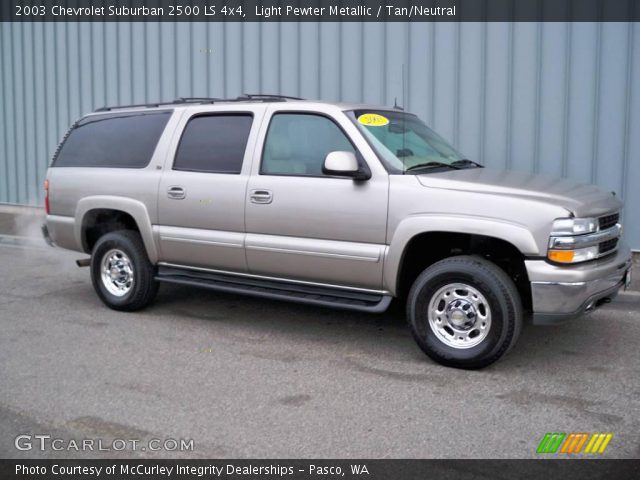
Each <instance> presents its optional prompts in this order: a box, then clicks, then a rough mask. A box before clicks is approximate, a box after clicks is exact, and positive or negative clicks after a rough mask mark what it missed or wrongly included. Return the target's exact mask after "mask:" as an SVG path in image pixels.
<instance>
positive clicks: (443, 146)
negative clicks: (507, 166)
mask: <svg viewBox="0 0 640 480" xmlns="http://www.w3.org/2000/svg"><path fill="white" fill-rule="evenodd" d="M353 114H354V116H353V117H352V119H353V120H354V121H355V123H356V125H357V126H358V128H359V129H360V130H361V131H362V132H363V134H364V135H365V137H366V138H367V140H369V142H370V143H371V145H372V146H373V148H374V149H375V150H376V151H377V152H378V154H379V155H380V156H381V157H382V160H383V161H384V162H385V163H386V164H387V166H389V167H391V170H395V171H397V172H401V173H404V172H407V171H414V170H421V172H420V173H423V171H424V170H427V169H433V170H434V171H435V170H441V169H442V168H445V169H450V168H463V167H469V166H474V165H476V164H474V162H470V161H468V160H465V158H464V156H463V155H461V154H460V153H459V152H457V151H456V150H455V149H454V148H453V147H452V146H451V145H449V144H448V143H447V142H446V141H445V140H444V139H443V138H442V137H441V136H440V135H438V134H437V133H435V132H434V131H433V130H431V129H430V128H429V127H427V126H426V125H425V123H424V122H423V121H422V120H420V119H419V118H418V117H417V116H415V115H413V114H409V113H405V112H399V111H391V110H355V111H354V112H353Z"/></svg>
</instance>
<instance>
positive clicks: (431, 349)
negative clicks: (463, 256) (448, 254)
mask: <svg viewBox="0 0 640 480" xmlns="http://www.w3.org/2000/svg"><path fill="white" fill-rule="evenodd" d="M495 268H497V267H495ZM508 280H509V281H510V279H508ZM450 283H465V284H467V285H470V286H472V287H474V288H476V289H477V290H479V291H480V293H482V295H484V297H485V298H486V300H487V302H488V303H489V307H490V309H491V327H490V329H489V332H488V334H487V337H486V338H485V339H484V340H483V341H482V342H481V343H480V344H478V345H476V346H474V347H471V348H465V349H457V348H453V347H450V346H448V345H446V344H445V343H443V342H442V341H441V340H440V339H439V338H438V337H437V336H436V334H435V333H434V332H433V330H432V329H431V326H430V325H429V320H428V307H429V302H430V301H431V298H432V297H433V295H434V294H435V293H436V292H437V290H438V289H440V288H441V287H443V286H445V285H447V284H450ZM503 283H504V279H502V278H500V276H496V275H495V272H492V271H491V270H490V269H488V268H487V266H486V265H484V264H483V263H480V262H477V263H476V262H472V261H467V262H462V261H461V262H440V263H439V264H435V265H433V266H432V267H430V268H428V269H427V270H425V272H423V274H422V275H421V276H420V277H418V279H417V280H416V282H415V284H414V286H413V288H412V290H411V293H410V295H409V300H408V319H409V323H410V326H411V330H412V333H413V336H414V338H415V340H416V342H417V343H418V345H419V346H420V348H421V349H422V350H423V351H424V352H425V353H426V354H427V355H428V356H429V357H431V358H432V359H434V360H436V361H437V362H439V363H442V364H445V365H448V366H455V367H461V368H482V367H484V366H486V365H488V364H490V363H493V362H494V361H495V360H497V359H498V358H499V357H500V356H502V355H503V354H504V353H505V352H506V350H507V348H508V347H509V346H510V345H511V343H512V338H513V336H514V334H515V326H516V325H515V323H516V322H518V321H520V319H519V318H518V305H516V302H515V301H514V299H513V298H511V297H512V295H510V294H512V293H513V292H509V288H508V287H509V286H508V285H504V284H503ZM516 300H517V299H516Z"/></svg>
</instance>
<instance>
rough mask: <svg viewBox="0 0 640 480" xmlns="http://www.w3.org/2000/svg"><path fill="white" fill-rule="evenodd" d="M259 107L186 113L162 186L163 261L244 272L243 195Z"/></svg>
mask: <svg viewBox="0 0 640 480" xmlns="http://www.w3.org/2000/svg"><path fill="white" fill-rule="evenodd" d="M261 119H262V111H261V110H260V109H247V110H233V111H216V112H215V113H212V112H200V113H193V114H191V113H190V114H189V115H187V114H185V118H183V119H182V122H181V127H179V128H178V132H181V133H180V134H179V135H177V136H176V138H175V139H174V146H173V149H171V150H172V151H173V152H175V153H174V155H173V158H172V159H171V158H169V159H167V161H166V165H165V172H164V174H163V176H162V179H161V181H160V187H159V191H158V219H159V225H158V226H157V227H156V228H157V232H156V235H157V239H158V243H159V245H160V257H161V262H163V263H168V264H173V265H181V266H190V267H203V268H212V269H220V270H227V271H236V272H245V271H246V270H247V264H246V259H245V252H244V209H245V205H244V198H245V192H246V187H247V181H248V176H249V171H250V167H251V165H250V159H251V154H252V150H253V149H252V146H253V145H254V143H255V136H256V133H257V126H259V124H260V120H261Z"/></svg>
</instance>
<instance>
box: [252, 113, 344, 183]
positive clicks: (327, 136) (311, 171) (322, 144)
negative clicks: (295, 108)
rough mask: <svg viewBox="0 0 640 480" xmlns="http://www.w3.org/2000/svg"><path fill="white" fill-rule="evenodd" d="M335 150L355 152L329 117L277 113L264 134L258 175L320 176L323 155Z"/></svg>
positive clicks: (324, 156)
mask: <svg viewBox="0 0 640 480" xmlns="http://www.w3.org/2000/svg"><path fill="white" fill-rule="evenodd" d="M336 150H342V151H347V152H353V153H355V148H354V147H353V145H352V144H351V142H350V141H349V139H348V138H347V137H346V136H345V134H344V133H343V132H342V130H341V129H340V127H338V126H337V125H336V124H335V123H334V122H333V121H332V120H330V119H329V118H327V117H323V116H321V115H312V114H306V113H304V114H302V113H277V114H275V115H274V116H273V117H272V118H271V124H270V125H269V130H268V132H267V138H266V140H265V145H264V152H263V154H262V165H261V167H260V173H261V174H263V175H309V176H316V177H317V176H322V175H323V173H322V166H323V164H324V160H325V158H326V156H327V154H328V153H330V152H333V151H336Z"/></svg>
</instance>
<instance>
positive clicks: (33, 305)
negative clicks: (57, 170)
mask: <svg viewBox="0 0 640 480" xmlns="http://www.w3.org/2000/svg"><path fill="white" fill-rule="evenodd" d="M3 219H4V220H3ZM3 222H4V223H3ZM18 223H19V225H18V227H15V222H10V221H9V220H7V217H2V216H1V215H0V233H8V231H9V225H10V224H11V225H12V227H11V228H12V230H11V232H10V235H21V234H23V233H29V232H33V231H34V228H33V222H31V221H29V220H28V219H27V220H21V221H19V222H18ZM2 229H4V230H2ZM78 257H79V255H78V254H76V253H73V252H66V251H63V250H60V249H50V248H45V247H43V246H41V245H39V244H38V242H28V244H27V245H24V242H23V241H19V239H16V238H14V237H11V236H4V237H0V331H1V332H2V333H1V334H0V458H6V457H13V458H25V457H30V458H35V457H81V456H83V455H84V456H87V457H98V458H99V457H107V458H112V457H116V456H119V455H125V456H131V455H136V456H141V457H148V456H150V457H166V456H188V457H280V458H283V457H284V458H296V457H367V458H372V457H373V458H380V457H390V458H397V457H420V458H432V457H465V458H483V457H490V458H494V457H496V458H504V457H535V449H536V447H537V444H538V442H539V441H540V439H541V437H542V436H543V435H544V433H546V432H558V431H559V432H612V433H613V435H614V437H613V440H612V441H611V444H610V446H609V447H608V449H607V452H606V453H605V456H606V457H625V458H630V457H632V458H638V457H640V438H639V436H638V432H640V375H639V374H638V371H639V369H640V368H639V367H640V349H639V348H638V340H639V339H640V294H638V293H626V294H623V295H621V296H620V297H619V298H618V299H617V301H616V302H614V303H613V304H611V305H608V306H606V307H603V308H602V309H600V310H598V311H597V312H595V313H594V314H592V315H589V316H587V317H584V318H582V319H580V320H578V321H573V322H570V323H568V324H565V325H562V326H559V327H544V328H543V327H532V326H527V327H525V329H524V331H523V334H522V336H521V338H520V341H519V343H518V345H517V346H516V347H515V349H514V350H513V351H512V352H511V354H510V355H509V356H508V357H506V358H505V359H503V360H502V361H501V362H499V363H497V364H495V365H493V366H491V367H489V368H487V369H485V370H482V371H478V372H467V371H461V370H454V369H449V368H445V367H441V366H439V365H437V364H435V363H433V362H432V361H430V360H429V359H428V358H427V357H426V356H424V355H423V354H422V353H421V351H420V350H419V349H418V347H417V346H416V345H415V344H414V342H413V340H412V339H411V336H410V334H409V331H408V329H407V328H406V326H405V324H404V320H403V315H402V308H401V307H400V306H396V307H395V308H394V309H393V310H392V311H391V312H388V313H386V314H383V315H377V316H376V315H366V314H354V313H348V312H346V313H345V312H339V311H333V310H326V309H321V308H312V307H305V306H299V305H292V304H287V303H280V302H275V301H265V300H257V299H252V298H245V297H240V296H234V295H227V294H219V293H214V292H209V291H205V290H195V289H189V288H184V287H178V286H169V285H164V286H163V287H162V288H161V291H160V295H159V297H158V300H157V301H156V303H155V304H154V305H153V306H152V307H151V308H149V309H147V310H145V311H143V312H140V313H135V314H124V313H118V312H114V311H111V310H109V309H107V308H105V307H104V306H103V305H102V304H101V303H100V301H99V300H98V298H97V297H96V296H95V295H94V293H93V290H92V287H91V283H90V280H89V272H88V269H86V268H84V269H80V268H77V267H75V265H74V260H75V259H76V258H78ZM636 276H638V275H636ZM20 434H30V435H36V434H49V435H51V436H52V437H60V438H63V439H65V440H67V441H68V440H69V439H77V440H80V439H84V438H88V439H96V441H97V439H103V445H107V446H108V445H110V442H111V441H112V440H113V439H114V438H119V439H140V440H142V442H143V443H142V444H141V445H145V443H144V442H146V441H147V440H148V439H150V438H158V439H166V438H172V439H181V438H183V439H193V441H194V444H193V445H194V450H193V451H192V452H186V453H177V452H173V453H167V452H161V453H152V452H149V451H148V450H147V451H144V452H143V451H141V450H139V451H137V452H135V453H132V452H131V451H130V450H127V451H125V452H124V453H122V454H119V453H117V452H113V451H111V452H96V451H94V452H89V453H88V454H78V453H76V452H74V451H73V450H71V451H63V452H53V451H51V450H46V451H44V452H40V451H38V450H31V451H26V452H21V451H18V450H16V449H15V447H14V439H15V437H16V436H17V435H20ZM64 445H68V444H64ZM34 446H36V442H34ZM583 456H584V455H583Z"/></svg>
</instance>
